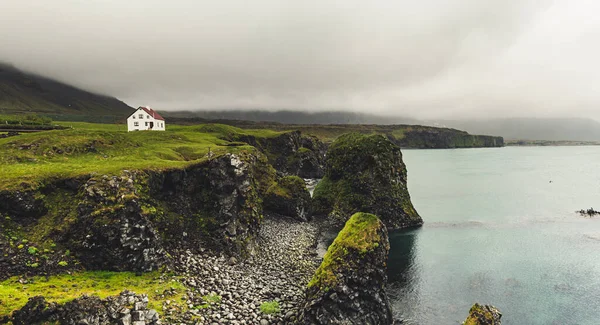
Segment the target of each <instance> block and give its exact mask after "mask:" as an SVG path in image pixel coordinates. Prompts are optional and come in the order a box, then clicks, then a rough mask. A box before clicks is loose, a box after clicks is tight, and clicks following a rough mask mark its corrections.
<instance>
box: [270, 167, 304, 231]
mask: <svg viewBox="0 0 600 325" xmlns="http://www.w3.org/2000/svg"><path fill="white" fill-rule="evenodd" d="M264 209H265V212H268V213H272V214H276V215H284V216H289V217H292V218H295V219H297V220H299V221H308V220H309V218H310V217H311V216H312V215H311V214H312V207H311V198H310V193H309V192H308V189H307V188H306V184H305V183H304V180H302V179H301V178H300V177H298V176H285V177H282V178H281V179H279V180H278V181H277V182H276V183H273V185H271V186H270V187H269V188H268V189H267V193H266V195H265V200H264Z"/></svg>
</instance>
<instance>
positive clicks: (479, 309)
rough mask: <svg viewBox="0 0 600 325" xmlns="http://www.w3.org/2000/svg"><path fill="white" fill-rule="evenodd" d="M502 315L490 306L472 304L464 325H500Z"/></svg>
mask: <svg viewBox="0 0 600 325" xmlns="http://www.w3.org/2000/svg"><path fill="white" fill-rule="evenodd" d="M501 318H502V314H501V313H500V311H499V310H498V309H496V307H494V306H491V305H480V304H474V305H473V307H471V310H469V317H467V319H466V320H465V322H464V323H463V324H464V325H501Z"/></svg>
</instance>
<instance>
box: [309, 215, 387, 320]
mask: <svg viewBox="0 0 600 325" xmlns="http://www.w3.org/2000/svg"><path fill="white" fill-rule="evenodd" d="M389 248H390V246H389V240H388V234H387V230H386V227H385V225H384V224H383V223H382V222H381V221H380V220H379V219H378V218H377V216H375V215H372V214H367V213H356V214H354V215H353V216H352V217H351V218H350V219H349V220H348V222H346V225H345V226H344V228H343V229H342V231H340V233H339V234H338V236H337V237H336V239H335V240H334V241H333V243H332V244H331V246H329V249H328V250H327V253H326V254H325V256H324V258H323V262H322V263H321V266H319V268H318V269H317V271H316V272H315V275H314V277H313V278H312V280H311V281H310V283H309V284H308V288H307V295H306V296H307V297H306V304H305V307H304V313H303V323H304V324H307V325H309V324H323V325H325V324H350V325H366V324H372V325H375V324H378V325H387V324H392V323H393V318H392V311H391V307H390V304H389V301H388V298H387V296H386V293H385V284H386V282H387V273H386V272H387V270H386V262H387V258H388V252H389Z"/></svg>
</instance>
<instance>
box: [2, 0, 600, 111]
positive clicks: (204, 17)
mask: <svg viewBox="0 0 600 325" xmlns="http://www.w3.org/2000/svg"><path fill="white" fill-rule="evenodd" d="M599 10H600V3H598V2H597V1H595V0H562V1H561V0H556V1H550V0H538V1H535V0H419V1H414V0H410V1H408V0H397V1H390V0H374V1H373V0H371V1H364V0H339V1H337V0H335V1H333V0H331V1H330V0H318V1H313V0H299V1H295V0H272V1H271V0H269V1H267V0H265V1H263V0H253V1H247V0H239V1H228V0H218V1H217V0H215V1H203V0H189V1H188V0H186V1H184V0H170V1H163V0H127V1H121V0H102V1H100V0H70V1H69V0H52V1H48V0H39V1H33V0H0V61H7V62H10V63H13V64H14V65H16V66H17V67H20V68H22V69H25V70H29V71H33V72H37V73H40V74H43V75H46V76H50V77H53V78H56V79H58V80H61V81H65V82H68V83H71V84H74V85H77V86H79V87H83V88H85V89H88V90H92V91H96V92H100V93H104V94H109V95H112V96H115V97H118V98H120V99H122V100H124V101H125V102H126V103H128V104H129V105H131V106H139V105H150V106H152V107H154V108H156V109H159V110H160V109H163V110H175V109H226V108H248V109H270V110H275V109H301V110H310V111H317V110H342V109H343V110H352V111H360V112H369V113H389V114H394V115H403V116H412V117H417V118H448V117H462V116H476V117H497V116H577V117H593V118H600V110H599V109H598V105H599V104H600V90H599V85H600V64H599V63H598V61H599V60H600V19H598V13H599Z"/></svg>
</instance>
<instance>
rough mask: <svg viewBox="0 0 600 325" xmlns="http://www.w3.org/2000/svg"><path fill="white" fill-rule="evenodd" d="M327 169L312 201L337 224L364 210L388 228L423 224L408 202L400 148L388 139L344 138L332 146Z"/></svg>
mask: <svg viewBox="0 0 600 325" xmlns="http://www.w3.org/2000/svg"><path fill="white" fill-rule="evenodd" d="M326 165H327V169H326V173H325V177H324V178H323V179H322V180H321V182H319V184H318V185H317V187H316V188H315V191H314V193H313V203H314V207H315V209H316V211H317V212H318V213H320V214H324V215H328V216H329V217H330V218H331V219H332V220H333V221H334V223H337V224H343V223H344V222H345V221H346V219H345V218H346V217H347V216H348V215H352V214H353V213H355V212H358V211H362V212H369V213H373V214H376V215H377V216H379V217H380V218H381V220H382V221H383V222H384V223H385V225H386V226H387V227H388V228H390V229H398V228H404V227H412V226H419V225H421V224H423V220H422V219H421V217H420V216H419V214H418V213H417V211H416V210H415V208H414V207H413V205H412V203H411V201H410V196H409V194H408V189H407V186H406V176H407V173H406V166H405V165H404V162H403V161H402V153H401V152H400V147H398V146H397V145H395V144H393V143H392V142H390V141H389V140H388V139H387V138H385V137H384V136H382V135H364V134H359V133H349V134H345V135H342V136H341V137H339V138H338V139H337V140H336V141H335V142H334V143H333V144H332V145H331V146H330V147H329V150H328V151H327V158H326Z"/></svg>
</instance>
